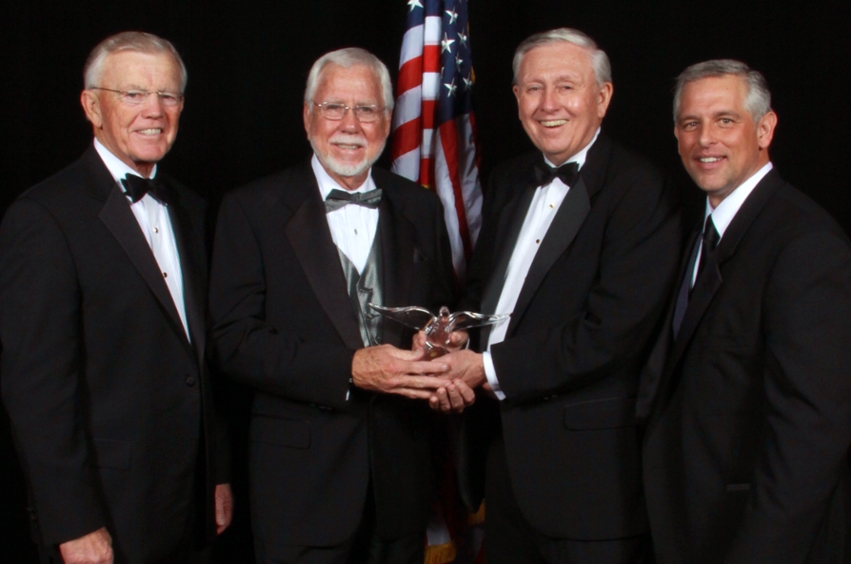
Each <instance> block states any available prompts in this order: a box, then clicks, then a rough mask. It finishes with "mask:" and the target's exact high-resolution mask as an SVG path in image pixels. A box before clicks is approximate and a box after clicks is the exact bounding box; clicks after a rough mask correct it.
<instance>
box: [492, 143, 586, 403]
mask: <svg viewBox="0 0 851 564" xmlns="http://www.w3.org/2000/svg"><path fill="white" fill-rule="evenodd" d="M599 135H600V130H599V129H597V132H596V133H595V134H594V138H593V139H591V142H590V143H588V144H587V145H586V146H585V148H584V149H582V150H581V151H579V152H578V153H576V155H574V156H573V157H572V158H570V159H568V160H567V161H565V163H563V164H567V163H574V162H575V163H577V164H578V165H579V168H580V170H581V169H582V166H583V165H584V164H585V158H586V156H587V155H588V149H590V148H591V146H592V145H593V144H594V141H596V140H597V136H599ZM544 160H545V161H546V163H547V164H548V165H549V166H552V167H555V165H553V163H551V162H550V161H549V160H547V159H546V158H545V159H544ZM568 191H570V186H568V185H567V184H565V183H564V182H562V181H561V179H559V178H558V177H556V178H555V179H553V181H552V182H550V183H549V184H547V185H546V186H541V187H539V188H538V189H537V190H535V195H534V196H533V197H532V203H531V204H530V205H529V211H527V212H526V218H525V219H524V220H523V227H522V228H521V229H520V234H519V235H518V236H517V243H516V244H515V245H514V250H513V251H512V253H511V260H510V261H509V263H508V268H507V269H506V271H505V284H504V285H503V287H502V293H501V294H500V295H499V302H497V306H496V311H495V312H494V313H497V314H504V313H513V312H514V306H515V305H516V304H517V298H519V297H520V291H521V290H522V289H523V284H524V283H525V282H526V275H527V274H529V268H530V267H531V266H532V262H533V261H534V260H535V255H536V254H537V253H538V249H539V248H540V247H541V242H542V241H543V240H544V237H546V235H547V231H548V230H549V228H550V225H551V224H552V222H553V219H555V216H556V214H557V213H558V210H559V208H560V207H561V203H562V202H563V201H564V198H565V196H567V193H568ZM509 323H510V319H506V320H504V321H502V322H501V323H499V324H497V325H495V326H494V327H493V329H492V330H491V332H490V335H489V337H488V346H487V350H486V351H485V352H483V353H482V363H483V364H484V368H485V376H487V379H488V383H489V384H490V386H491V388H492V389H493V391H494V393H495V394H496V397H497V398H499V399H500V400H503V399H505V394H504V393H502V391H501V390H500V387H499V381H498V380H497V377H496V368H495V367H494V364H493V359H492V358H491V353H490V348H491V346H493V345H495V344H497V343H501V342H502V341H503V340H505V334H506V332H507V331H508V325H509Z"/></svg>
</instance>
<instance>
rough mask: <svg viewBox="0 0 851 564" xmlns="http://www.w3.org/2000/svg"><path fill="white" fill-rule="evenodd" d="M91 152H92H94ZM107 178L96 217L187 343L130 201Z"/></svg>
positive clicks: (111, 180) (181, 324)
mask: <svg viewBox="0 0 851 564" xmlns="http://www.w3.org/2000/svg"><path fill="white" fill-rule="evenodd" d="M91 150H92V151H93V152H94V149H91ZM95 158H97V159H98V163H99V164H100V166H101V167H103V168H104V171H106V167H105V166H104V165H103V163H102V162H101V161H100V157H98V156H97V153H96V152H95ZM107 176H108V178H109V181H108V182H109V184H110V185H111V187H110V189H109V193H108V195H107V196H106V201H105V202H104V205H103V208H102V209H101V211H100V214H99V215H98V217H99V218H100V220H101V221H102V222H103V223H104V225H106V227H107V229H109V231H110V233H112V236H113V237H115V239H116V240H117V241H118V243H119V244H120V245H121V247H122V248H123V249H124V252H125V253H127V256H128V258H129V259H130V262H132V263H133V266H135V267H136V270H137V271H138V272H139V274H140V275H141V276H142V279H143V280H144V281H145V283H146V284H147V285H148V288H150V290H151V293H153V294H154V297H155V298H156V299H157V301H158V302H159V304H160V306H162V308H163V309H164V310H165V311H166V313H167V315H168V318H169V319H170V320H171V322H172V326H173V327H174V330H175V331H177V333H178V334H179V335H180V336H181V338H182V339H183V340H184V342H186V343H187V344H188V340H187V339H186V332H185V330H184V329H183V323H181V321H180V316H179V315H178V313H177V308H176V307H175V306H174V300H173V299H172V297H171V293H170V292H169V291H168V286H166V283H165V281H164V280H163V277H162V273H161V272H160V268H159V266H158V265H157V260H156V259H155V258H154V253H153V252H152V251H151V247H149V246H148V242H147V241H146V240H145V236H144V235H143V234H142V230H141V229H139V223H138V222H137V221H136V216H135V215H133V211H132V210H131V209H130V202H128V201H127V197H126V196H125V195H124V193H123V192H122V191H121V189H120V188H119V187H118V184H117V183H116V182H115V181H114V180H113V179H112V177H111V176H109V172H108V171H107ZM99 189H100V188H99Z"/></svg>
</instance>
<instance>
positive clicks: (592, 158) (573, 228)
mask: <svg viewBox="0 0 851 564" xmlns="http://www.w3.org/2000/svg"><path fill="white" fill-rule="evenodd" d="M611 149H612V141H611V139H609V137H608V136H607V135H606V134H605V133H602V132H601V133H600V135H599V136H598V137H597V140H596V141H595V142H594V144H593V145H592V146H591V148H590V149H588V154H587V156H586V158H585V164H584V165H583V166H582V169H581V171H580V174H579V179H578V180H577V182H576V183H575V185H574V186H571V187H570V190H569V191H568V192H567V196H565V198H564V201H563V202H562V204H561V206H560V207H559V210H558V213H557V214H556V217H555V218H554V219H553V222H552V224H550V228H549V229H548V230H547V234H546V236H545V237H544V240H543V242H542V243H541V247H540V248H539V249H538V252H537V254H536V255H535V260H534V261H533V262H532V265H531V266H530V267H529V273H528V275H527V276H526V281H525V282H524V284H523V288H522V289H521V290H520V295H519V296H518V297H517V304H515V306H514V312H513V313H512V314H511V322H510V323H511V324H510V325H509V327H508V335H511V334H512V332H513V331H514V330H515V329H516V328H517V325H518V324H519V323H520V320H521V319H522V318H523V313H524V312H525V311H526V308H527V307H528V306H529V303H530V302H531V301H532V297H533V296H534V295H535V292H537V290H538V287H539V286H540V285H541V282H543V280H544V277H545V276H546V275H547V272H549V270H550V268H552V266H553V264H554V263H555V261H556V260H558V258H559V257H560V256H562V255H563V254H564V253H565V252H566V251H567V249H568V247H570V244H571V243H572V242H573V239H574V238H575V237H576V234H577V233H578V232H579V228H580V227H582V223H583V222H584V221H585V218H586V217H587V216H588V212H590V211H591V199H592V198H593V197H594V195H595V194H596V193H597V192H599V191H600V189H602V187H603V180H604V179H605V174H606V168H607V165H608V163H609V156H610V154H611ZM530 174H534V173H533V172H531V171H530ZM527 207H528V206H527ZM524 217H525V213H524ZM521 223H522V220H521ZM512 247H513V244H512ZM500 313H501V312H500Z"/></svg>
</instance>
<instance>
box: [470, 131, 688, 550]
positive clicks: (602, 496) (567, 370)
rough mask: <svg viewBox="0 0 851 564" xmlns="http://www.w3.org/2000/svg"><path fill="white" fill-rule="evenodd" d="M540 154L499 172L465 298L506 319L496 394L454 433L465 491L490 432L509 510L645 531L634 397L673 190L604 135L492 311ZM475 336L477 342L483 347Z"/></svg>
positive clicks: (474, 493)
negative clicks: (509, 493)
mask: <svg viewBox="0 0 851 564" xmlns="http://www.w3.org/2000/svg"><path fill="white" fill-rule="evenodd" d="M539 159H541V155H540V154H539V153H535V154H529V155H525V156H522V157H520V158H517V159H515V160H513V161H510V162H508V163H506V164H505V165H503V166H501V167H499V168H498V169H496V170H495V171H494V173H493V175H492V178H491V182H490V187H489V190H488V192H487V194H486V200H485V206H484V210H485V211H484V223H483V227H482V232H481V234H480V236H479V242H478V246H477V248H476V251H475V252H474V256H473V259H472V261H471V265H470V273H469V284H468V288H467V291H466V293H465V296H466V303H465V305H466V306H468V307H470V308H479V307H480V308H481V310H482V311H484V312H485V313H511V319H510V322H509V323H510V324H509V327H508V332H507V334H506V337H505V340H504V341H503V342H502V343H499V344H495V345H493V346H492V347H491V355H492V360H493V363H494V367H495V369H496V376H497V379H498V380H499V385H500V388H501V389H502V391H503V392H504V393H505V395H506V399H505V400H503V401H501V402H499V404H498V407H497V405H496V402H494V401H492V400H486V399H485V398H482V400H483V401H479V402H477V404H475V405H474V406H473V408H472V409H470V410H468V411H467V412H465V413H466V416H465V419H464V422H463V427H462V435H461V437H462V441H461V452H460V454H459V457H460V466H461V478H462V494H463V496H464V499H465V501H466V502H467V503H468V505H470V506H471V507H476V506H477V505H478V503H479V502H480V501H481V499H482V494H483V488H482V486H483V483H484V480H483V478H482V475H483V466H484V457H485V453H484V452H483V451H484V449H483V448H482V447H484V446H486V445H487V444H488V442H489V440H488V438H487V436H488V434H489V433H490V432H492V431H493V430H494V429H495V428H498V427H499V424H500V422H499V420H498V419H500V418H501V423H502V430H503V431H502V432H503V439H504V445H505V452H506V457H507V463H508V469H509V475H510V477H511V482H512V485H513V487H514V493H515V495H516V498H517V502H518V504H519V506H520V510H521V512H522V514H523V516H524V517H525V519H526V520H527V521H528V522H529V523H530V524H531V525H532V526H533V527H534V528H535V529H537V530H538V531H539V532H540V533H542V534H544V535H547V536H550V537H555V538H569V539H613V538H620V537H626V536H630V535H635V534H640V533H643V532H645V531H646V530H647V520H646V515H645V511H644V501H643V497H642V491H641V490H642V488H641V476H640V471H639V469H640V460H639V446H640V445H639V438H638V435H637V431H636V423H635V397H636V393H637V390H638V377H639V371H640V368H641V366H642V364H643V362H644V361H645V360H646V356H647V353H648V350H649V348H648V347H649V344H650V340H651V334H652V333H653V331H654V329H655V328H656V327H657V326H658V324H659V322H660V318H661V316H662V313H663V309H664V297H665V296H667V295H668V292H669V291H670V290H671V288H672V286H673V280H674V276H675V270H676V263H677V260H678V256H679V250H680V245H681V239H682V227H681V222H680V219H679V206H678V199H677V197H676V194H675V193H674V192H673V191H672V190H671V189H669V186H668V185H667V184H666V182H665V181H664V178H663V176H662V175H661V174H660V173H659V172H658V171H657V170H655V169H654V168H652V167H651V166H650V165H649V164H648V163H647V162H646V161H644V160H643V159H641V158H640V157H638V156H636V155H634V154H632V153H630V152H628V151H627V150H626V149H624V148H623V147H621V146H619V145H618V144H616V143H614V142H613V141H612V140H611V139H610V138H609V137H607V136H606V135H605V134H603V133H601V134H600V135H599V137H598V138H597V140H596V142H595V143H594V145H593V146H592V147H591V148H590V149H589V151H588V153H587V160H586V162H585V164H584V166H583V167H582V169H581V171H580V178H579V180H578V181H577V182H576V183H575V185H574V186H572V187H571V188H570V190H569V192H568V194H567V196H566V197H565V199H564V201H563V203H562V204H561V207H560V208H559V210H558V212H557V215H556V217H555V219H554V221H553V223H552V225H551V226H550V228H549V230H548V231H547V234H546V236H545V237H544V239H543V241H542V242H541V244H540V247H539V249H538V252H537V254H536V255H535V259H534V261H533V262H532V265H531V267H530V269H529V273H528V276H527V277H526V280H525V282H524V284H523V287H522V290H521V292H520V296H519V298H518V300H517V304H516V306H515V308H514V311H513V312H502V311H499V312H495V311H494V308H495V307H496V303H497V301H498V299H499V295H500V293H501V291H502V286H503V279H504V274H505V270H506V267H507V264H508V260H509V259H510V258H511V253H512V252H513V250H514V243H515V241H516V239H517V235H518V233H519V231H520V227H521V225H522V223H523V220H524V218H525V216H526V212H527V209H528V207H529V203H530V201H531V198H532V195H533V192H534V189H535V187H536V184H535V176H534V163H535V162H536V161H537V160H539ZM485 338H486V336H485V335H483V336H482V343H481V345H484V339H485Z"/></svg>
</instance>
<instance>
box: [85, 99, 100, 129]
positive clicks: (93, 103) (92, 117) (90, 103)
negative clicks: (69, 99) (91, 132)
mask: <svg viewBox="0 0 851 564" xmlns="http://www.w3.org/2000/svg"><path fill="white" fill-rule="evenodd" d="M80 104H81V105H82V106H83V111H84V112H86V119H87V120H89V121H90V122H91V123H92V126H93V127H94V128H95V129H100V128H101V127H103V114H102V113H101V106H100V99H99V98H98V95H97V94H95V93H94V92H92V91H91V90H83V91H82V92H81V93H80Z"/></svg>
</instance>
